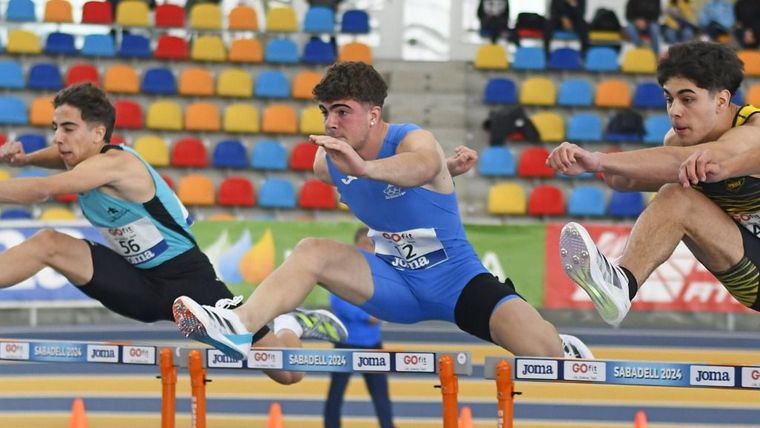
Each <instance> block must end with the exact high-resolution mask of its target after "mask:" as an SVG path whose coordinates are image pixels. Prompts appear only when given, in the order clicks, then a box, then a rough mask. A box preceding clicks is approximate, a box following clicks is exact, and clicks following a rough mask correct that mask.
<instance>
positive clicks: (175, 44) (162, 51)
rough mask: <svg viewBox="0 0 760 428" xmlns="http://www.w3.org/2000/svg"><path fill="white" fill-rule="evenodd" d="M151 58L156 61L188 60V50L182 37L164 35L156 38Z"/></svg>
mask: <svg viewBox="0 0 760 428" xmlns="http://www.w3.org/2000/svg"><path fill="white" fill-rule="evenodd" d="M153 56H154V57H155V58H157V59H176V60H186V59H188V58H190V48H189V47H188V45H187V40H185V39H183V38H182V37H177V36H169V35H167V34H164V35H161V36H160V37H159V38H158V42H157V45H156V50H155V51H153Z"/></svg>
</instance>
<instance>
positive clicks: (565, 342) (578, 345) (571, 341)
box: [559, 334, 594, 360]
mask: <svg viewBox="0 0 760 428" xmlns="http://www.w3.org/2000/svg"><path fill="white" fill-rule="evenodd" d="M559 338H560V339H562V351H563V352H564V353H565V358H572V359H577V358H580V359H584V360H593V359H594V354H593V353H591V350H590V349H588V346H586V344H585V343H583V342H582V341H581V340H580V339H578V338H577V337H575V336H571V335H569V334H560V335H559Z"/></svg>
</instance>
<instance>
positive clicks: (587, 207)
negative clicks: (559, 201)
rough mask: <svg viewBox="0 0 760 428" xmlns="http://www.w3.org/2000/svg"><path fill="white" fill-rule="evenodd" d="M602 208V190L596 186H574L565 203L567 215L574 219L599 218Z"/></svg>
mask: <svg viewBox="0 0 760 428" xmlns="http://www.w3.org/2000/svg"><path fill="white" fill-rule="evenodd" d="M604 208H605V203H604V190H602V189H601V188H599V187H596V186H576V187H575V188H573V193H572V194H571V195H570V200H569V201H568V203H567V213H568V214H569V215H571V216H576V217H601V216H603V215H604Z"/></svg>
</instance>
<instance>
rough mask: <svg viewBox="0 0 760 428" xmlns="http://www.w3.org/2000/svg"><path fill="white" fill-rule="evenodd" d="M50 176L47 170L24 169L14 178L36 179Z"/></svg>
mask: <svg viewBox="0 0 760 428" xmlns="http://www.w3.org/2000/svg"><path fill="white" fill-rule="evenodd" d="M48 175H50V173H49V172H48V170H46V169H42V168H37V167H31V168H30V167H26V168H23V169H22V170H21V171H20V172H19V173H18V174H16V177H18V178H37V177H47V176H48Z"/></svg>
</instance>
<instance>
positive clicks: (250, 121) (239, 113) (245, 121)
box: [222, 103, 259, 134]
mask: <svg viewBox="0 0 760 428" xmlns="http://www.w3.org/2000/svg"><path fill="white" fill-rule="evenodd" d="M222 127H223V129H224V131H225V132H234V133H239V132H241V133H242V132H245V133H252V134H255V133H257V132H259V111H258V110H256V106H254V105H253V104H242V103H238V104H230V105H228V106H227V107H226V108H225V109H224V123H223V124H222Z"/></svg>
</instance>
